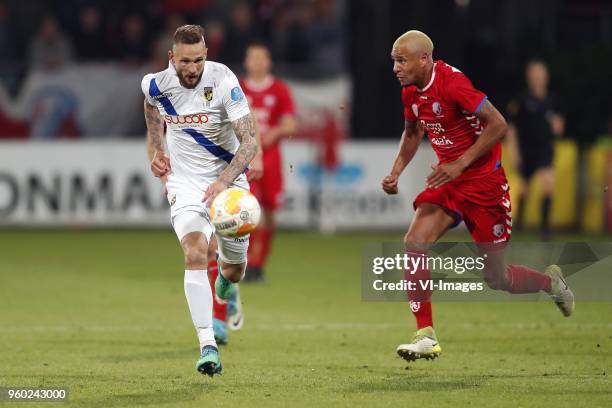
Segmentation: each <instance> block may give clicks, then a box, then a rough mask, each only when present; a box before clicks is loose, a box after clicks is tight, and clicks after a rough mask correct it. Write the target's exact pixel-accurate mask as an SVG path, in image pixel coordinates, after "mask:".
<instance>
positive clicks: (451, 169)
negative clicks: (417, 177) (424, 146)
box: [427, 158, 465, 188]
mask: <svg viewBox="0 0 612 408" xmlns="http://www.w3.org/2000/svg"><path fill="white" fill-rule="evenodd" d="M431 169H432V170H433V171H432V172H431V174H430V175H429V176H427V187H428V188H438V187H440V186H442V185H444V184H446V183H448V182H449V181H452V180H454V179H456V178H457V177H459V176H460V175H461V173H463V170H464V169H465V167H464V165H463V163H462V162H461V158H459V159H458V160H455V161H453V162H450V163H443V164H434V165H432V166H431Z"/></svg>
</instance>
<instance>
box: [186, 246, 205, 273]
mask: <svg viewBox="0 0 612 408" xmlns="http://www.w3.org/2000/svg"><path fill="white" fill-rule="evenodd" d="M183 252H184V254H185V265H187V266H191V267H199V268H204V267H206V263H207V262H206V260H207V257H206V254H207V249H206V248H205V247H204V246H201V245H190V246H185V247H184V248H183Z"/></svg>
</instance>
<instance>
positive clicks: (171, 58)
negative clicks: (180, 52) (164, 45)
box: [168, 50, 174, 64]
mask: <svg viewBox="0 0 612 408" xmlns="http://www.w3.org/2000/svg"><path fill="white" fill-rule="evenodd" d="M168 61H172V63H173V64H174V53H173V52H172V50H168Z"/></svg>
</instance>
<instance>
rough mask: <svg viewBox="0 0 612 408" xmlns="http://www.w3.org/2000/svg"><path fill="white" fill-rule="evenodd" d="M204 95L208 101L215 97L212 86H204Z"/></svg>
mask: <svg viewBox="0 0 612 408" xmlns="http://www.w3.org/2000/svg"><path fill="white" fill-rule="evenodd" d="M202 96H203V97H204V100H205V101H206V102H210V101H212V98H213V89H212V86H205V87H204V94H203V95H202Z"/></svg>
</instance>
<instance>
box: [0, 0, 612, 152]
mask: <svg viewBox="0 0 612 408" xmlns="http://www.w3.org/2000/svg"><path fill="white" fill-rule="evenodd" d="M87 7H93V8H95V9H96V10H97V12H98V13H99V15H100V19H101V25H102V29H101V32H100V34H99V36H97V37H96V36H92V37H90V38H87V37H86V36H84V35H83V34H82V32H80V31H79V30H80V28H79V16H80V14H81V13H82V11H83V10H84V9H85V8H87ZM240 7H243V9H247V10H248V13H247V14H250V21H248V22H247V24H246V25H245V24H242V25H241V23H240V21H239V19H237V18H236V15H235V10H236V8H240ZM47 15H53V16H55V17H56V18H57V19H58V21H59V23H60V26H61V29H62V30H63V32H64V34H65V36H66V38H68V40H69V41H71V42H72V44H73V47H74V49H75V53H74V59H75V61H77V62H81V61H87V60H95V61H108V60H114V61H118V62H119V63H124V64H139V63H145V62H146V61H147V60H150V59H151V58H154V54H155V51H154V50H153V44H154V43H155V41H156V40H157V39H159V37H160V36H161V35H163V34H164V33H171V32H172V30H173V29H174V28H175V27H174V24H176V23H177V22H188V23H198V24H203V25H204V26H205V27H207V29H208V27H209V26H210V25H211V23H216V24H217V27H221V28H222V31H223V36H222V37H223V40H222V41H221V42H220V43H219V44H218V47H217V48H216V51H215V52H214V54H217V55H213V57H214V58H215V59H218V60H219V61H221V62H223V63H226V64H228V65H230V66H231V67H233V68H234V69H236V70H238V71H239V70H240V65H241V58H242V57H241V56H242V53H243V50H244V47H245V46H246V44H247V43H248V42H250V41H252V40H259V39H261V40H264V41H267V42H268V43H269V44H270V45H271V47H272V50H273V52H274V56H275V60H276V69H277V73H279V74H280V75H281V76H286V77H291V78H297V79H304V78H305V79H315V80H316V79H319V78H329V77H334V76H337V75H349V76H350V77H351V78H352V81H353V103H352V121H351V124H352V137H354V138H364V139H366V138H370V139H371V138H373V139H379V138H398V137H399V134H400V132H401V130H402V125H403V119H402V107H401V100H400V87H399V85H398V83H397V81H396V79H395V77H394V75H393V73H392V64H391V59H390V51H391V45H392V43H393V41H394V40H395V38H396V37H397V36H399V35H400V34H402V33H403V32H405V31H407V30H410V29H418V30H422V31H424V32H426V33H427V34H428V35H429V36H430V37H431V38H432V40H433V41H434V44H435V50H434V58H436V59H443V60H445V61H446V62H448V63H449V64H451V65H453V66H456V67H457V68H459V69H461V70H462V71H463V72H464V73H466V74H467V75H468V76H469V77H470V78H471V80H472V82H473V83H474V84H475V86H476V87H478V88H480V89H481V90H483V91H484V92H485V93H486V94H488V95H489V98H490V100H491V101H492V102H493V104H494V105H496V106H497V107H498V109H500V111H502V112H503V111H505V109H506V106H507V104H508V102H509V101H510V100H511V99H512V98H513V97H515V96H516V95H517V94H518V93H519V92H520V91H521V90H522V89H523V88H524V80H523V77H524V65H525V63H526V62H527V61H528V60H529V58H532V57H538V58H542V59H544V60H545V61H546V62H547V63H548V64H549V68H550V73H551V89H552V92H553V93H554V94H555V95H556V96H557V98H558V100H559V102H560V108H561V110H562V112H563V113H564V114H565V115H566V118H567V125H566V135H567V137H569V138H573V139H576V140H578V141H579V143H580V144H581V145H585V144H588V143H591V142H593V141H595V140H596V139H597V138H598V137H600V136H601V135H602V134H606V133H610V131H611V129H610V128H611V127H612V115H611V111H610V103H609V101H608V99H609V95H610V94H611V93H612V81H611V80H610V79H611V77H612V75H611V72H612V69H611V68H612V2H610V1H603V0H599V1H597V0H565V1H562V0H541V1H533V0H502V1H489V0H428V1H410V0H352V1H349V0H338V1H334V0H253V1H221V0H216V1H215V0H174V1H170V0H150V1H141V0H138V1H122V2H118V1H100V0H72V1H59V0H52V1H42V0H29V1H18V0H5V1H0V50H1V51H0V79H1V80H2V83H3V84H4V86H5V88H6V89H8V91H9V92H10V93H11V94H12V95H15V94H17V93H18V90H19V87H20V85H21V83H22V81H23V78H24V76H25V75H26V74H27V72H28V71H29V70H30V69H32V68H33V67H32V65H31V63H30V62H29V61H28V52H29V49H30V47H31V43H32V41H33V39H34V38H35V36H36V35H37V31H38V30H39V27H40V24H41V21H42V19H43V18H44V17H45V16H47ZM129 19H131V21H132V23H133V26H132V27H136V28H135V29H136V31H138V25H139V24H140V25H141V34H140V35H136V37H137V39H136V41H135V42H134V43H132V44H131V45H130V44H128V43H127V42H126V36H127V35H128V34H126V30H127V29H126V21H127V20H129ZM247 20H248V19H247ZM211 32H212V31H211ZM158 57H159V55H158ZM162 57H163V56H162ZM162 59H163V58H162Z"/></svg>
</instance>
